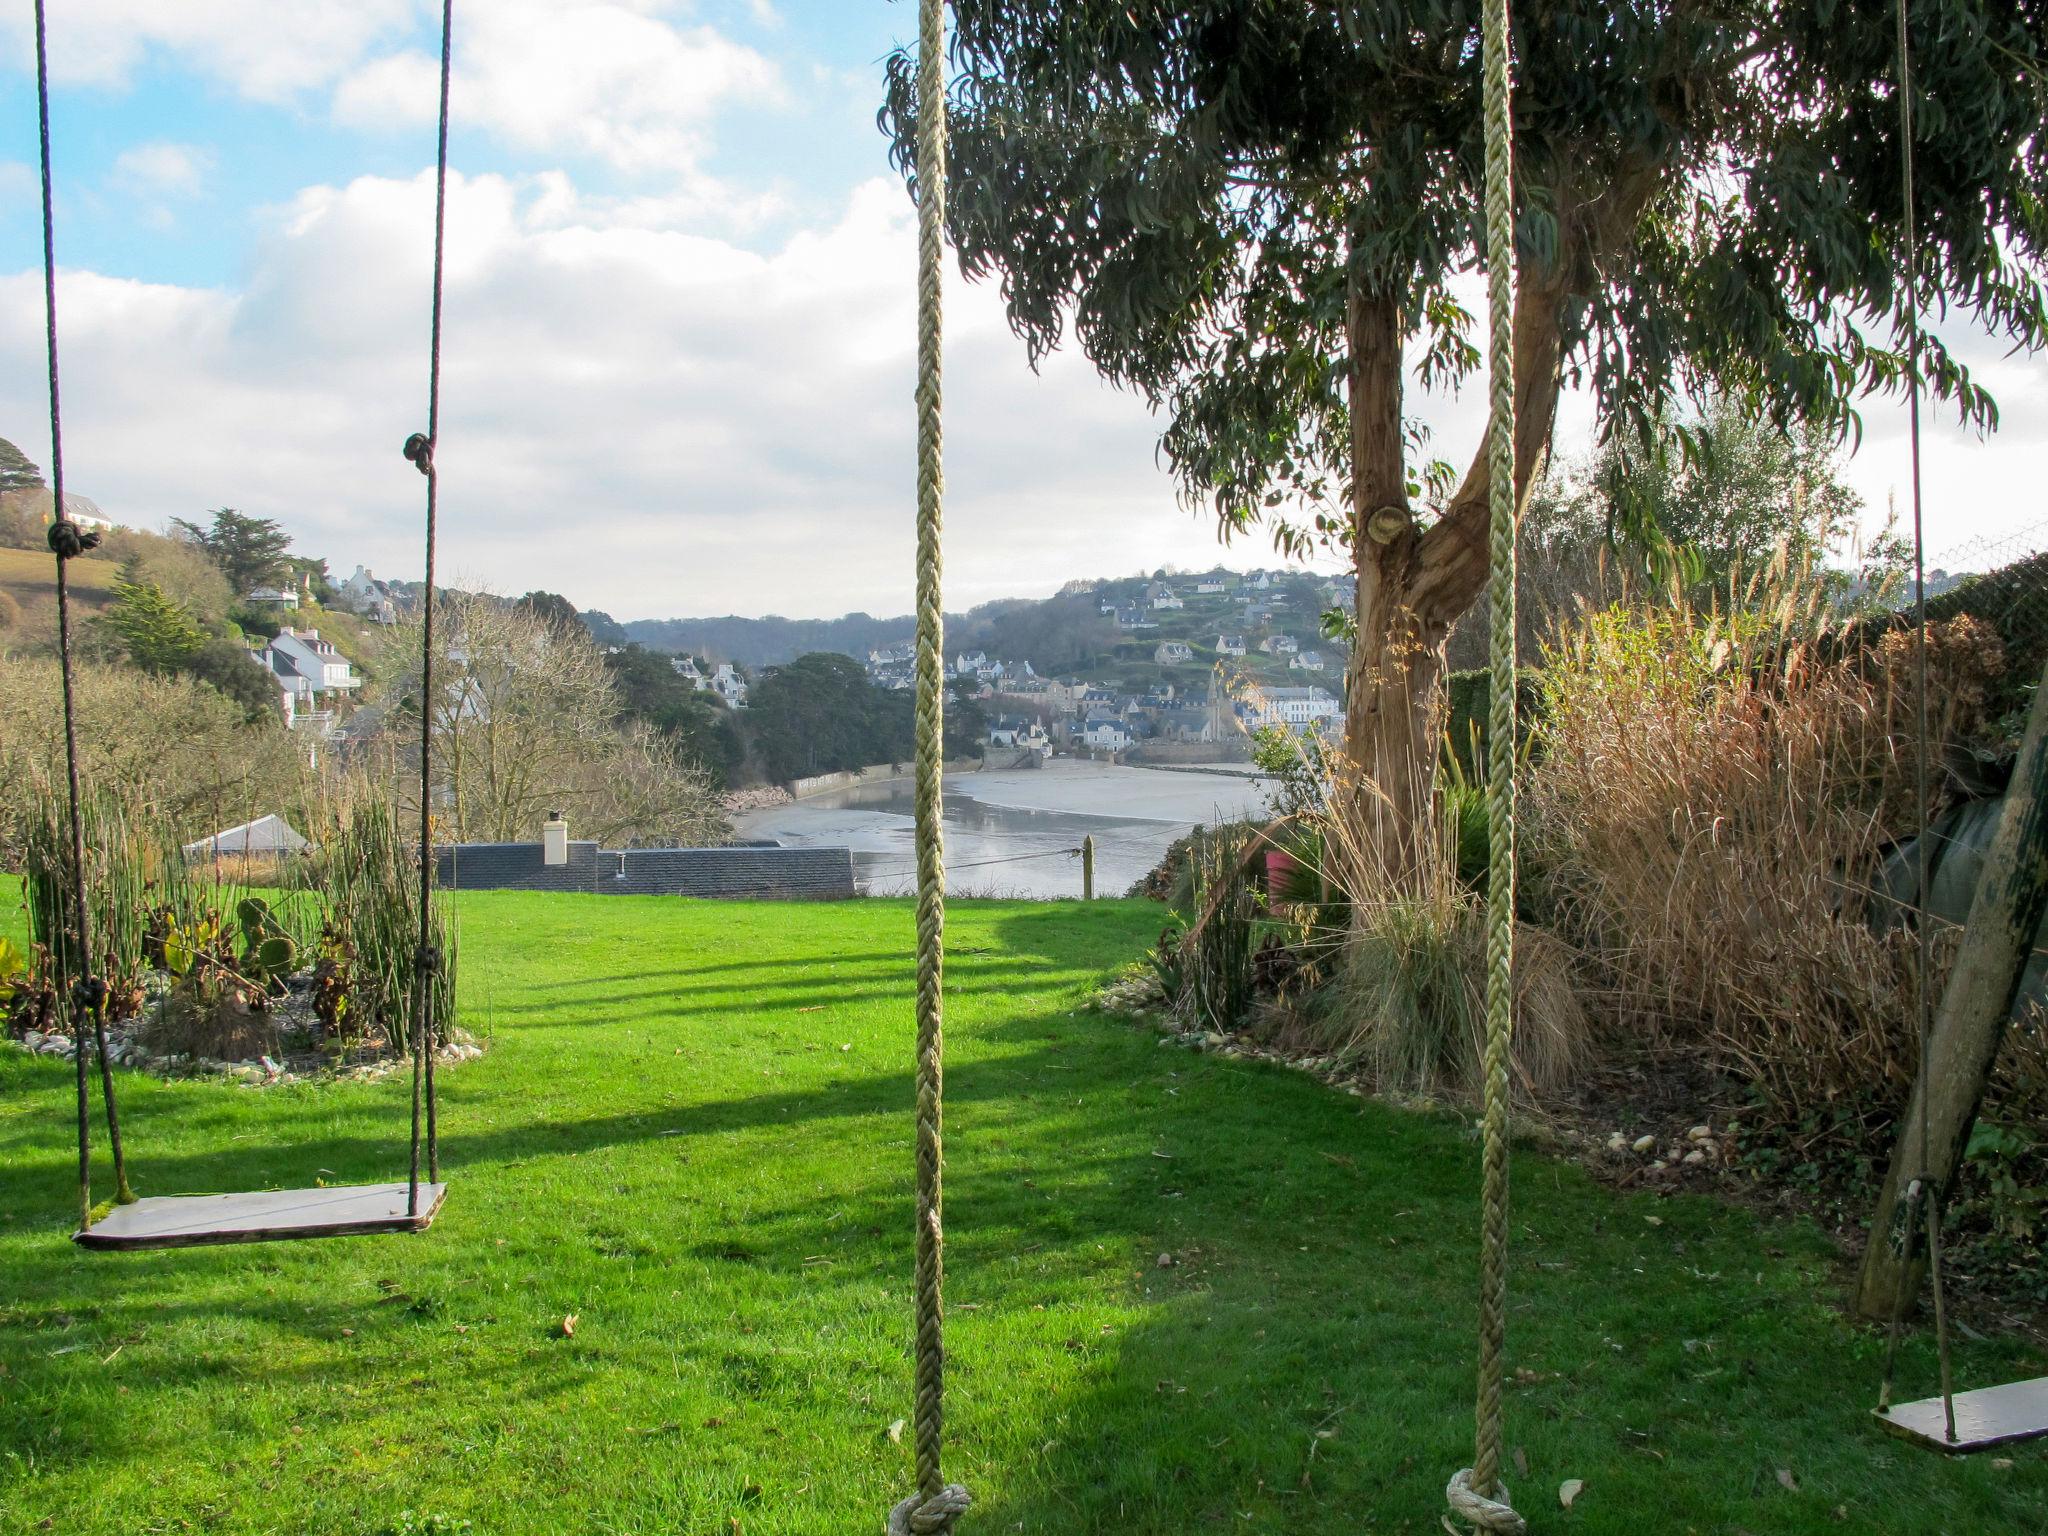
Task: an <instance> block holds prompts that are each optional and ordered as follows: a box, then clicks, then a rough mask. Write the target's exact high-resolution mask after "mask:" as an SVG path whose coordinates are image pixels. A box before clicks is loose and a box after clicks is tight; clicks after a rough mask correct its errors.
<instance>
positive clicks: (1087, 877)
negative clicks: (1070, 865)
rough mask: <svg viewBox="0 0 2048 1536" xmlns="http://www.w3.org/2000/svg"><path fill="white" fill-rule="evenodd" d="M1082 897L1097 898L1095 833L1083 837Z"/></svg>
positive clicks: (1091, 899)
mask: <svg viewBox="0 0 2048 1536" xmlns="http://www.w3.org/2000/svg"><path fill="white" fill-rule="evenodd" d="M1081 899H1082V900H1083V901H1093V900H1094V899H1095V834H1094V833H1093V832H1090V833H1089V834H1088V835H1087V836H1086V837H1084V838H1082V839H1081Z"/></svg>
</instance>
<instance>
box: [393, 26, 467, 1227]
mask: <svg viewBox="0 0 2048 1536" xmlns="http://www.w3.org/2000/svg"><path fill="white" fill-rule="evenodd" d="M454 25H455V0H441V121H440V137H439V143H438V148H437V153H436V159H435V168H434V318H433V323H432V327H431V331H432V336H431V340H430V342H429V344H428V356H427V430H426V431H425V433H419V432H415V433H414V434H413V435H412V436H411V437H409V438H407V439H406V440H405V456H406V458H408V459H410V460H411V461H412V463H413V465H414V467H415V468H417V469H418V470H419V472H420V473H421V474H423V475H425V476H426V477H427V569H426V581H425V584H424V588H423V591H422V593H421V608H420V614H421V625H420V942H419V949H418V950H417V952H416V953H415V954H414V956H413V981H414V987H415V994H414V995H415V998H416V1004H415V1008H414V1014H413V1018H414V1025H413V1055H412V1162H411V1167H410V1169H409V1170H408V1172H407V1174H406V1214H408V1215H411V1216H417V1215H418V1214H419V1209H420V1099H421V1086H422V1080H424V1084H425V1098H426V1142H427V1177H428V1179H429V1180H438V1179H439V1178H440V1177H441V1138H440V1127H439V1124H438V1117H437V1115H436V1113H435V1109H436V1103H435V1095H434V993H435V989H436V985H437V978H438V977H439V975H440V971H441V951H440V947H439V946H438V945H436V944H435V943H434V846H433V837H434V832H433V825H434V819H433V808H432V805H431V803H430V797H431V795H432V792H433V782H434V532H435V523H436V520H437V517H438V514H439V510H440V509H439V493H440V488H441V478H440V474H439V472H438V471H437V470H436V469H435V467H434V448H435V446H436V444H438V443H439V441H440V436H441V281H442V275H443V271H444V268H445V262H444V259H443V252H444V249H445V244H446V239H447V231H448V74H449V60H450V58H451V57H452V53H451V40H452V36H453V31H454Z"/></svg>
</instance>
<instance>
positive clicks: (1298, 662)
mask: <svg viewBox="0 0 2048 1536" xmlns="http://www.w3.org/2000/svg"><path fill="white" fill-rule="evenodd" d="M1287 669H1288V671H1290V672H1320V671H1322V670H1323V653H1322V652H1321V651H1303V652H1301V653H1300V654H1299V655H1297V656H1295V657H1293V658H1292V659H1291V660H1290V661H1289V662H1288V663H1287Z"/></svg>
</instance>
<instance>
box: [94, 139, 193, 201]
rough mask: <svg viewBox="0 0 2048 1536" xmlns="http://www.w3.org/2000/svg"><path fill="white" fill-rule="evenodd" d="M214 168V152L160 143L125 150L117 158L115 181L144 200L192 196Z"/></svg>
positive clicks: (189, 145)
mask: <svg viewBox="0 0 2048 1536" xmlns="http://www.w3.org/2000/svg"><path fill="white" fill-rule="evenodd" d="M212 169H213V152H212V151H211V150H208V149H205V148H202V147H201V146H199V145H196V144H172V143H169V142H166V141H162V140H159V141H157V142H155V143H151V144H137V145H135V146H134V147H133V148H130V149H124V150H122V151H121V153H120V154H119V155H117V156H116V157H115V159H114V180H115V182H116V183H118V184H119V185H120V186H121V187H122V188H123V189H125V190H127V191H130V192H134V193H138V194H140V195H142V196H145V197H192V196H195V195H196V194H197V193H198V192H199V190H200V187H201V186H202V185H203V184H204V182H205V180H206V177H207V173H208V172H210V171H211V170H212Z"/></svg>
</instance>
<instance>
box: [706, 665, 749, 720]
mask: <svg viewBox="0 0 2048 1536" xmlns="http://www.w3.org/2000/svg"><path fill="white" fill-rule="evenodd" d="M711 691H712V692H713V693H715V694H717V695H718V696H719V697H720V698H721V699H723V700H725V707H726V708H727V709H745V708H746V707H747V680H746V679H745V678H743V677H741V676H740V673H739V668H737V667H735V666H734V665H733V664H732V663H731V662H729V661H721V662H720V663H719V664H718V666H717V669H716V670H715V671H713V672H712V674H711Z"/></svg>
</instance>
